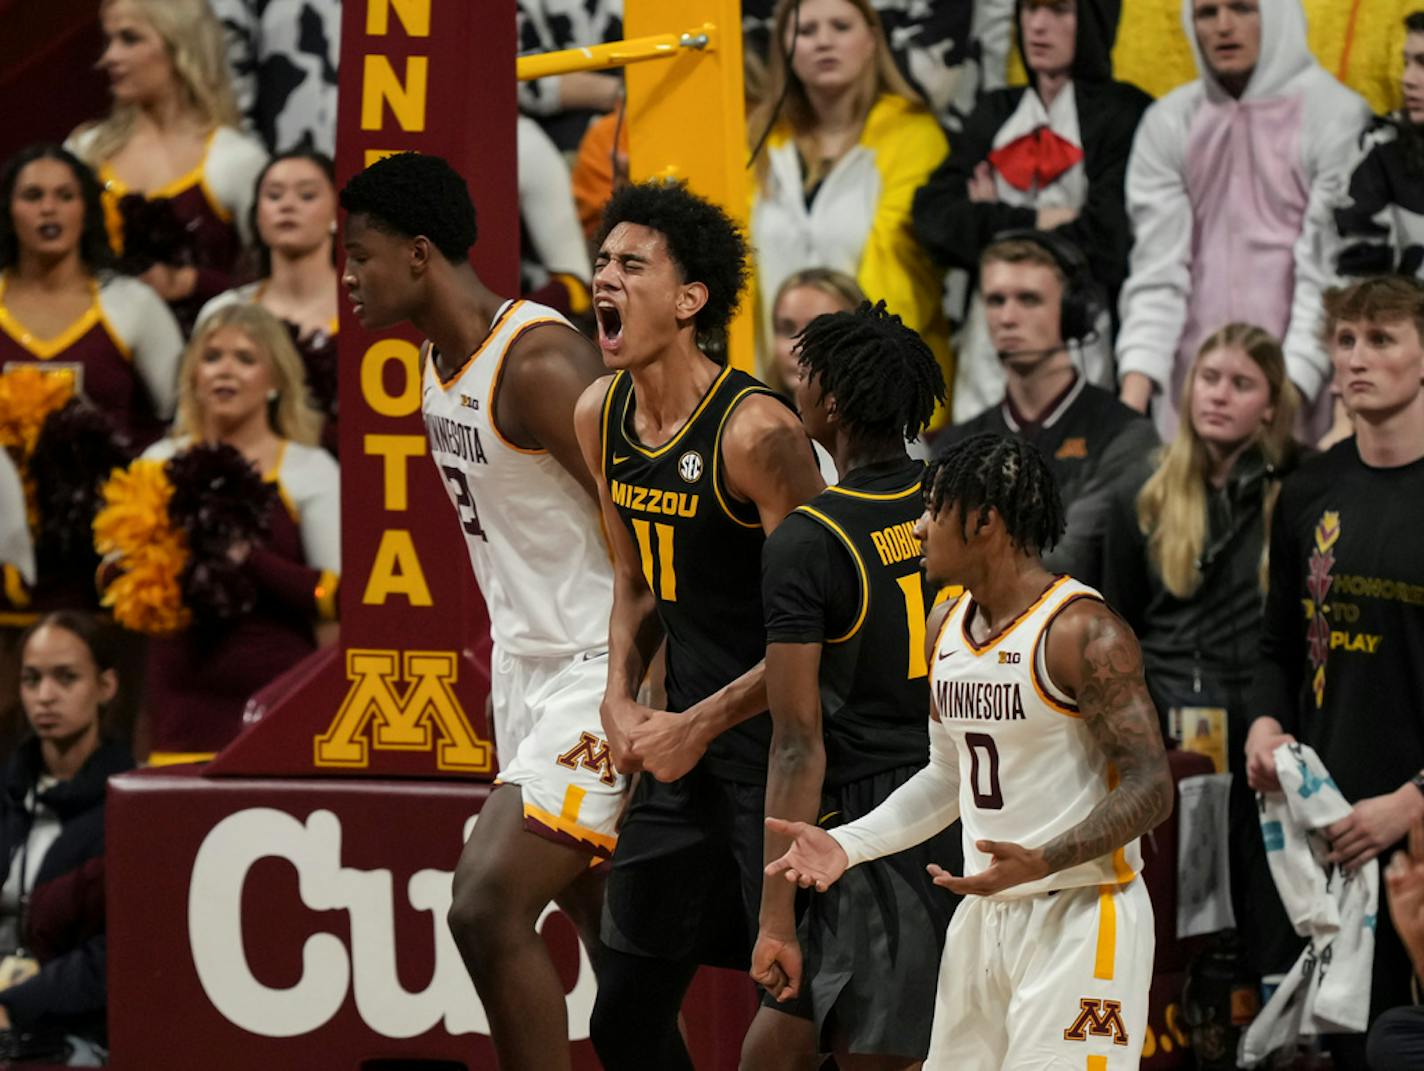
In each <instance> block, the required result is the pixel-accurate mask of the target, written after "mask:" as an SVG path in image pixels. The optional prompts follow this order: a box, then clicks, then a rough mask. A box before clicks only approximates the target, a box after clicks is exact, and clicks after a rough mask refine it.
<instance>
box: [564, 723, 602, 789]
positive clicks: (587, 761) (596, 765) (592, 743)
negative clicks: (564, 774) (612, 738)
mask: <svg viewBox="0 0 1424 1071" xmlns="http://www.w3.org/2000/svg"><path fill="white" fill-rule="evenodd" d="M554 761H555V762H557V763H558V764H559V765H560V766H564V767H567V768H568V769H570V770H577V769H578V768H579V767H580V766H582V767H583V768H584V769H585V770H592V771H593V772H594V773H596V774H598V779H599V780H600V781H602V782H603V783H604V784H605V785H611V784H613V783H614V782H615V781H617V780H618V775H617V774H616V773H614V771H613V759H612V757H611V756H610V755H609V754H608V745H607V744H605V743H604V742H603V741H602V740H600V739H599V738H598V737H596V736H594V735H593V734H592V733H588V732H585V733H579V742H578V743H577V744H575V745H574V746H573V747H572V748H571V749H569V750H568V751H565V752H564V753H563V754H562V755H560V756H559V757H558V758H557V759H555V760H554Z"/></svg>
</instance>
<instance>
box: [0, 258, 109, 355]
mask: <svg viewBox="0 0 1424 1071" xmlns="http://www.w3.org/2000/svg"><path fill="white" fill-rule="evenodd" d="M9 283H10V276H9V273H8V272H6V273H3V274H0V328H3V329H4V331H5V333H6V334H7V335H9V336H10V337H11V338H12V339H14V340H15V343H16V345H18V346H20V348H21V349H24V350H25V351H26V352H28V353H29V354H30V355H31V356H32V357H34V358H35V359H36V360H38V361H48V360H49V359H50V358H52V357H55V356H57V355H58V354H60V353H63V352H64V351H65V350H67V349H69V347H70V346H72V345H74V344H75V343H76V342H78V341H79V340H80V339H81V338H83V337H84V336H85V335H86V334H88V332H89V329H90V328H91V327H93V326H94V325H95V324H96V323H103V322H104V311H103V310H102V309H101V308H100V307H99V286H98V284H97V283H95V282H94V281H93V280H92V279H91V280H90V281H89V294H90V300H89V307H88V308H87V309H85V310H84V311H83V312H81V313H80V314H79V316H78V318H77V319H75V320H74V322H73V323H71V324H70V325H69V326H68V327H66V328H65V329H64V330H63V331H61V332H60V333H59V334H57V335H55V336H54V337H53V338H36V337H35V334H34V332H33V331H31V330H30V329H29V328H27V327H26V326H25V325H24V324H22V323H20V321H19V320H17V319H15V317H14V315H13V314H12V313H11V312H10V310H9V308H8V307H7V306H6V305H5V290H6V289H7V288H8V286H9ZM105 327H106V330H107V329H108V328H107V324H106V325H105ZM109 337H110V338H113V332H112V331H111V330H110V331H109ZM115 341H117V340H115ZM126 348H127V347H124V346H122V345H120V349H119V352H120V353H124V355H125V356H127V353H125V350H126Z"/></svg>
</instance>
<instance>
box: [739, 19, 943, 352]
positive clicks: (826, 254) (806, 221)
mask: <svg viewBox="0 0 1424 1071" xmlns="http://www.w3.org/2000/svg"><path fill="white" fill-rule="evenodd" d="M798 7H799V15H798V16H797V19H798V23H799V27H800V32H799V33H794V27H793V25H792V15H793V14H794V13H795V12H796V11H797V10H798ZM773 25H774V30H775V33H774V37H773V40H774V42H775V43H776V46H777V47H774V48H772V50H771V53H770V70H769V74H768V85H767V90H766V95H765V97H764V98H763V103H762V104H761V106H760V107H758V108H756V109H755V110H753V112H752V114H751V118H750V119H749V121H748V128H749V131H750V135H751V137H752V138H753V140H754V142H755V140H757V139H759V138H760V137H761V135H762V133H763V131H765V130H766V128H767V125H768V124H769V123H770V122H771V121H772V119H773V117H774V116H778V115H779V118H778V119H777V120H776V125H775V127H774V128H773V129H772V130H771V133H770V136H769V138H768V139H767V143H766V147H765V149H764V151H763V152H762V153H761V154H759V155H758V157H757V161H756V168H757V173H756V174H757V179H756V191H755V196H754V201H753V204H752V211H751V239H752V245H753V247H754V249H755V252H756V259H757V275H758V279H759V284H758V294H757V296H758V300H759V305H760V316H761V318H762V321H763V322H762V345H763V355H764V360H765V359H767V358H766V354H767V351H768V350H769V349H770V346H769V336H770V330H769V328H770V322H769V321H770V317H771V308H772V303H773V300H774V298H775V294H776V288H777V286H778V284H779V283H780V282H781V280H782V279H784V278H786V276H788V275H790V274H791V273H792V272H794V271H798V270H800V269H802V268H812V267H828V268H835V269H837V270H839V271H843V272H845V273H846V274H848V275H852V276H854V277H855V279H856V281H857V282H858V283H859V284H860V288H861V290H863V291H864V292H865V293H866V294H867V295H868V296H869V297H870V298H872V299H874V300H879V299H884V301H885V303H886V305H887V306H888V307H889V309H890V311H891V312H893V313H895V314H897V315H898V316H899V317H900V318H901V319H902V320H903V321H904V323H905V324H906V326H908V327H910V328H912V329H914V330H915V331H917V332H919V334H920V335H921V336H922V337H923V338H924V340H925V342H927V343H928V344H929V346H930V348H931V349H933V350H934V352H935V355H936V357H937V358H938V359H939V361H940V363H941V364H942V365H944V366H945V377H946V379H947V380H952V378H953V376H952V370H951V369H950V368H949V342H948V327H947V326H946V324H945V320H944V314H943V311H942V309H941V305H940V290H941V287H940V276H939V273H938V272H937V271H936V270H935V269H934V267H933V266H932V265H931V264H930V261H929V258H928V257H927V256H926V255H925V252H924V250H923V249H921V248H920V246H919V245H918V244H917V243H916V241H915V238H914V235H913V234H912V233H911V230H910V205H911V202H912V201H913V199H914V195H915V191H916V190H917V189H918V188H919V187H920V186H922V185H923V184H924V182H925V180H926V179H927V178H928V177H929V175H930V173H931V172H932V171H933V170H934V169H935V167H936V166H938V164H939V163H940V161H941V160H943V159H944V156H945V152H946V151H947V143H946V141H945V137H944V132H943V131H942V130H941V129H940V126H939V124H938V123H937V122H936V121H935V119H934V117H933V116H932V115H931V114H930V113H929V111H928V110H927V109H926V108H925V107H924V105H923V104H922V103H921V102H920V99H919V97H918V96H917V95H916V94H915V92H914V90H913V89H911V88H910V86H909V84H908V83H907V82H906V81H905V79H904V77H903V76H902V75H901V74H900V72H899V70H898V69H897V68H896V66H895V61H894V59H893V58H892V57H891V55H890V50H889V48H888V47H887V46H886V43H885V37H884V34H883V33H882V31H881V28H880V19H879V16H878V15H877V14H876V12H875V9H874V8H873V7H871V5H870V4H869V2H868V0H800V3H799V5H798V3H797V2H796V0H780V2H779V3H778V4H777V7H776V13H775V19H774V24H773ZM787 54H789V55H790V56H791V64H790V69H788V68H787V64H786V55H787ZM783 97H784V103H783ZM778 109H779V111H778Z"/></svg>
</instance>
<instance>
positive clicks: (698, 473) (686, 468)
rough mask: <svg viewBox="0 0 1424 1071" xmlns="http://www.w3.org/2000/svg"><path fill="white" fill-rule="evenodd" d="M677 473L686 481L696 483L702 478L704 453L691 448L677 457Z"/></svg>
mask: <svg viewBox="0 0 1424 1071" xmlns="http://www.w3.org/2000/svg"><path fill="white" fill-rule="evenodd" d="M677 474H678V475H679V476H681V477H682V478H683V481H684V482H686V483H696V482H697V481H698V480H700V479H702V455H701V454H699V453H698V452H697V451H696V450H689V451H688V452H687V453H685V454H683V455H682V456H681V457H680V458H678V459H677Z"/></svg>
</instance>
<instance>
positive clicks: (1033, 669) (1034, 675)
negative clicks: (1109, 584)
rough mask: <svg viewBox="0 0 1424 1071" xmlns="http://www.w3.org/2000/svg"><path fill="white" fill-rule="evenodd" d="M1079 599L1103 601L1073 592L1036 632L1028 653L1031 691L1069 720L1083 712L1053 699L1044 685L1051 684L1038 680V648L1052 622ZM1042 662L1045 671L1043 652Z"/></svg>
mask: <svg viewBox="0 0 1424 1071" xmlns="http://www.w3.org/2000/svg"><path fill="white" fill-rule="evenodd" d="M1079 599H1091V600H1092V601H1094V602H1102V601H1103V600H1102V599H1100V598H1098V597H1097V596H1095V595H1091V594H1089V593H1088V592H1086V591H1078V592H1075V593H1073V594H1072V595H1070V596H1068V598H1066V599H1064V600H1063V602H1062V603H1060V604H1059V606H1058V608H1057V609H1055V610H1054V611H1053V613H1051V614H1049V615H1048V620H1047V621H1045V622H1044V623H1043V625H1042V626H1041V627H1040V628H1039V630H1038V635H1037V636H1035V637H1034V640H1033V650H1032V652H1031V653H1030V661H1031V662H1032V665H1031V666H1030V667H1029V674H1028V676H1029V681H1030V682H1031V683H1032V684H1033V690H1034V691H1035V692H1037V693H1038V697H1039V698H1040V699H1042V700H1043V702H1044V703H1045V704H1046V705H1047V706H1048V708H1049V709H1050V710H1056V711H1057V712H1058V713H1059V714H1064V715H1066V716H1067V717H1070V718H1081V717H1082V716H1083V712H1082V711H1081V710H1080V709H1079V708H1078V704H1077V703H1065V702H1064V701H1063V700H1061V699H1057V698H1055V697H1054V696H1053V695H1051V694H1050V693H1049V691H1048V689H1047V688H1046V687H1045V684H1046V683H1051V682H1044V681H1040V680H1039V679H1038V649H1039V646H1040V645H1041V644H1042V643H1043V640H1044V637H1045V636H1047V635H1048V630H1049V628H1050V627H1051V626H1052V625H1053V622H1055V621H1057V620H1058V615H1059V614H1061V613H1062V612H1063V611H1064V610H1066V609H1068V607H1070V606H1072V605H1073V604H1074V603H1075V602H1077V601H1078V600H1079ZM1043 660H1044V661H1043V665H1044V668H1045V669H1047V667H1048V652H1047V651H1044V652H1043Z"/></svg>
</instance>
